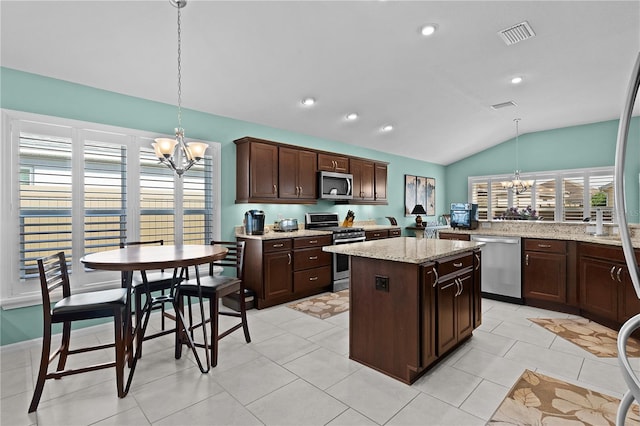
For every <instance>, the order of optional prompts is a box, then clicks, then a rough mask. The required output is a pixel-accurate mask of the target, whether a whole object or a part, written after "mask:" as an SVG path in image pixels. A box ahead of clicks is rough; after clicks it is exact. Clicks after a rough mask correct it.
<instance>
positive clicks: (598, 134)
mask: <svg viewBox="0 0 640 426" xmlns="http://www.w3.org/2000/svg"><path fill="white" fill-rule="evenodd" d="M617 135H618V120H612V121H604V122H599V123H592V124H585V125H581V126H574V127H565V128H561V129H553V130H546V131H542V132H536V133H529V134H524V135H521V136H519V144H518V145H519V149H518V151H519V155H518V159H519V160H518V162H519V165H520V170H521V171H522V172H523V173H526V172H541V171H550V170H563V169H578V168H588V167H603V166H613V164H614V162H615V150H616V139H617ZM515 149H516V145H515V138H514V139H510V140H508V141H506V142H503V143H501V144H499V145H496V146H494V147H492V148H489V149H487V150H484V151H482V152H480V153H478V154H475V155H472V156H470V157H467V158H465V159H463V160H460V161H458V162H456V163H453V164H450V165H449V166H447V169H446V173H445V180H446V182H447V194H446V202H447V203H451V202H455V201H466V200H467V198H468V190H467V178H468V177H469V176H485V175H491V174H503V173H505V174H509V173H513V170H514V168H515V158H516V154H515V153H516V151H515ZM626 158H627V160H626V163H625V192H626V203H627V218H628V220H629V222H631V223H639V222H640V217H639V210H640V200H639V198H640V189H639V183H638V182H639V178H640V117H634V118H632V120H631V126H630V130H629V142H628V144H627V156H626Z"/></svg>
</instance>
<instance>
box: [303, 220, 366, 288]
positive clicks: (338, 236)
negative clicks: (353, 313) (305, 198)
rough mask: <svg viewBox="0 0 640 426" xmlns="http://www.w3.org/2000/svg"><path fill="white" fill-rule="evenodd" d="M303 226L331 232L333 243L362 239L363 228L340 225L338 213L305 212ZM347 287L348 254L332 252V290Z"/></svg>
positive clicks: (363, 234) (363, 236)
mask: <svg viewBox="0 0 640 426" xmlns="http://www.w3.org/2000/svg"><path fill="white" fill-rule="evenodd" d="M304 228H305V229H315V230H318V231H320V230H322V231H331V232H332V241H333V244H334V245H337V244H348V243H356V242H360V241H364V240H365V239H366V237H365V233H364V229H363V228H355V227H350V228H347V227H345V226H340V218H339V217H338V213H307V214H306V215H305V216H304ZM347 288H349V256H346V255H344V254H337V253H334V254H333V291H334V292H335V291H340V290H344V289H347Z"/></svg>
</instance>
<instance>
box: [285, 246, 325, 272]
mask: <svg viewBox="0 0 640 426" xmlns="http://www.w3.org/2000/svg"><path fill="white" fill-rule="evenodd" d="M320 266H331V253H328V252H325V251H322V248H321V247H318V248H312V249H305V250H296V251H294V252H293V270H294V271H301V270H303V269H310V268H317V267H320Z"/></svg>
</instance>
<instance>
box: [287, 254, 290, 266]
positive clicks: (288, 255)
mask: <svg viewBox="0 0 640 426" xmlns="http://www.w3.org/2000/svg"><path fill="white" fill-rule="evenodd" d="M287 257H288V258H289V262H288V263H287V265H291V253H287Z"/></svg>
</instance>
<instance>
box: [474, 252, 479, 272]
mask: <svg viewBox="0 0 640 426" xmlns="http://www.w3.org/2000/svg"><path fill="white" fill-rule="evenodd" d="M475 255H476V259H477V260H478V266H476V271H477V270H478V269H480V256H478V253H476V254H475Z"/></svg>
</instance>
